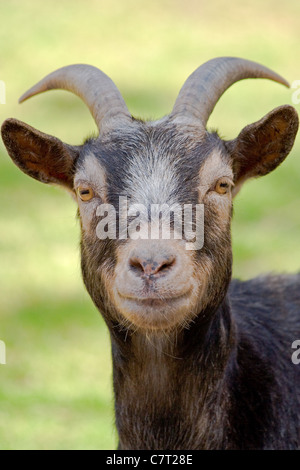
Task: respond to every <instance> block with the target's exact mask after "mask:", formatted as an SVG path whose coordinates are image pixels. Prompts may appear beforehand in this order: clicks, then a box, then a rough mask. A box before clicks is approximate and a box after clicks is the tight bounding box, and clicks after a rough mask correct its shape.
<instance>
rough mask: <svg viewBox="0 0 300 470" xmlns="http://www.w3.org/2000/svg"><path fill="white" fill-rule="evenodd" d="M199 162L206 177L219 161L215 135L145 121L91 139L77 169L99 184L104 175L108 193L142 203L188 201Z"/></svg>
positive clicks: (195, 182) (195, 183)
mask: <svg viewBox="0 0 300 470" xmlns="http://www.w3.org/2000/svg"><path fill="white" fill-rule="evenodd" d="M213 155H216V156H215V157H214V158H213V157H212V156H213ZM205 162H210V163H205ZM203 165H204V166H205V168H206V170H205V171H204V172H202V174H203V176H204V177H205V179H211V178H212V177H213V174H214V168H216V169H217V173H218V171H219V170H220V168H222V166H224V161H223V160H222V156H221V151H220V149H218V146H217V145H216V143H215V141H212V140H210V139H205V138H204V137H203V135H195V133H193V132H188V133H185V132H182V131H181V132H180V131H177V129H174V127H172V128H168V129H164V128H159V129H155V128H154V129H153V128H150V129H149V127H148V128H144V129H139V130H138V131H137V129H135V131H134V132H127V133H123V134H120V133H119V134H117V135H113V134H112V135H111V136H109V138H107V139H106V140H105V141H102V142H99V141H98V142H94V144H93V145H92V146H91V147H89V149H88V151H87V152H86V153H85V158H84V160H83V164H82V165H81V169H82V168H84V172H85V174H86V175H90V178H91V179H92V180H95V179H97V178H98V180H99V185H101V184H103V182H104V181H105V184H106V190H107V194H108V199H110V200H113V199H114V197H116V196H119V195H122V196H127V197H128V198H130V200H131V201H132V202H133V203H139V204H144V205H146V204H164V203H168V204H174V203H177V202H190V201H191V198H192V193H193V192H194V193H195V192H196V190H197V183H198V182H199V175H200V174H201V171H200V169H201V167H202V166H203ZM221 176H222V175H221ZM112 202H113V201H112Z"/></svg>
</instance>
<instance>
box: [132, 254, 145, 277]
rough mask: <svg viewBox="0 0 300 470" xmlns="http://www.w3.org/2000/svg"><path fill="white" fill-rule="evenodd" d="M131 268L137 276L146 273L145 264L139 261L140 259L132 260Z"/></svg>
mask: <svg viewBox="0 0 300 470" xmlns="http://www.w3.org/2000/svg"><path fill="white" fill-rule="evenodd" d="M129 267H130V269H131V270H132V271H135V272H136V273H137V274H143V273H144V266H143V262H142V261H141V260H139V259H138V258H131V259H130V260H129Z"/></svg>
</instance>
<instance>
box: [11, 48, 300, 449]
mask: <svg viewBox="0 0 300 470" xmlns="http://www.w3.org/2000/svg"><path fill="white" fill-rule="evenodd" d="M246 78H267V79H270V80H274V81H276V82H278V83H281V84H283V85H286V86H288V83H287V82H286V81H285V80H284V79H283V78H282V77H280V76H279V75H277V74H276V73H274V72H273V71H271V70H270V69H268V68H266V67H264V66H262V65H260V64H257V63H255V62H251V61H248V60H245V59H240V58H235V57H223V58H216V59H213V60H210V61H209V62H207V63H205V64H203V65H202V66H200V67H199V68H198V69H197V70H195V71H194V73H193V74H192V75H190V77H189V78H188V79H187V80H186V82H185V84H184V85H183V87H182V88H181V90H180V93H179V95H178V98H177V100H176V102H175V105H174V107H173V110H172V111H171V113H170V114H169V115H167V116H165V117H164V118H162V119H160V120H158V121H155V122H144V121H142V120H140V119H135V118H134V117H132V116H131V114H130V113H129V111H128V108H127V106H126V104H125V102H124V100H123V98H122V96H121V94H120V92H119V91H118V89H117V87H116V86H115V84H114V83H113V82H112V81H111V79H110V78H109V77H108V76H107V75H105V74H104V73H103V72H101V71H100V70H98V69H97V68H94V67H92V66H88V65H84V64H77V65H70V66H67V67H63V68H61V69H59V70H56V71H55V72H53V73H51V74H50V75H48V76H46V77H45V78H44V79H43V80H41V81H40V82H39V83H37V84H36V85H35V86H34V87H32V88H31V89H30V90H29V91H28V92H27V93H25V94H24V95H23V96H22V97H21V99H20V101H24V100H26V99H27V98H29V97H31V96H33V95H36V94H38V93H41V92H43V91H46V90H50V89H65V90H69V91H71V92H73V93H75V94H77V95H78V96H79V97H81V98H82V99H83V101H84V102H85V103H86V104H87V106H88V107H89V109H90V111H91V114H92V116H93V117H94V119H95V122H96V124H97V126H98V129H99V135H98V136H97V137H94V138H89V139H87V140H86V141H85V142H84V143H83V144H82V145H80V146H71V145H68V144H66V143H63V142H62V141H60V140H59V139H57V138H55V137H53V136H50V135H47V134H44V133H42V132H40V131H38V130H36V129H34V128H32V127H31V126H29V125H28V124H25V123H23V122H20V121H18V120H16V119H7V120H6V121H5V122H4V123H3V125H2V138H3V141H4V144H5V146H6V148H7V151H8V153H9V155H10V157H11V158H12V160H13V161H14V163H15V164H16V165H17V166H18V167H19V168H20V169H21V170H22V171H23V172H25V173H26V174H28V175H29V176H31V177H33V178H35V179H37V180H39V181H41V182H43V183H53V184H59V185H61V186H64V187H65V188H67V189H68V190H69V191H70V192H71V193H72V195H73V196H74V198H75V199H76V201H77V202H78V207H79V209H78V213H79V220H80V225H81V234H82V236H81V260H82V261H81V266H82V275H83V280H84V283H85V286H86V288H87V290H88V292H89V294H90V296H91V298H92V300H93V302H94V303H95V305H96V307H97V308H98V309H99V311H100V312H101V314H102V315H103V317H104V320H105V322H106V324H107V327H108V329H109V333H110V338H111V346H112V361H113V387H114V396H115V416H116V427H117V430H118V436H119V449H136V450H139V449H152V450H153V449H172V450H176V449H177V450H180V449H189V450H192V449H295V448H298V447H299V444H300V431H299V428H300V427H299V424H300V422H299V421H300V395H299V393H298V392H297V390H299V387H300V369H299V367H297V366H296V365H295V364H293V363H292V361H291V344H292V342H293V341H294V340H295V339H297V338H300V321H299V309H300V275H299V274H296V275H284V276H283V275H278V276H273V277H272V276H265V277H258V278H256V279H253V280H249V281H245V282H241V281H238V280H232V279H231V272H232V249H231V235H230V222H231V217H232V198H233V196H234V195H235V194H236V193H237V192H238V190H239V189H240V188H241V186H242V184H243V183H244V182H245V181H246V180H247V179H248V178H252V177H257V176H262V175H265V174H267V173H269V172H270V171H272V170H274V169H275V168H276V167H277V166H278V165H279V164H280V163H281V162H282V161H283V160H284V159H285V158H286V156H287V155H288V153H289V152H290V150H291V148H292V146H293V143H294V139H295V136H296V134H297V130H298V115H297V113H296V111H295V109H294V108H293V107H291V106H289V105H284V106H280V107H278V108H276V109H274V110H272V111H271V112H269V113H268V114H267V115H266V116H265V117H263V118H262V119H261V120H259V121H257V122H255V123H253V124H250V125H248V126H246V127H245V128H244V129H243V130H242V131H241V132H240V134H239V135H238V137H237V138H235V139H233V140H230V141H229V140H227V141H226V140H222V139H221V138H220V137H219V135H218V134H217V132H209V131H207V129H206V125H207V121H208V118H209V116H210V114H211V112H212V110H213V108H214V106H215V104H216V103H217V101H218V100H219V98H220V97H221V96H222V94H223V93H224V92H225V91H226V90H227V89H228V88H229V87H230V86H231V85H232V84H234V83H235V82H237V81H239V80H242V79H246ZM120 197H126V198H128V199H129V201H130V204H131V206H134V205H135V204H143V206H144V207H146V208H147V209H148V208H150V206H152V205H163V204H168V205H169V206H170V205H171V206H172V204H177V206H180V207H183V206H184V205H190V206H192V207H193V217H194V216H195V210H194V209H195V207H196V206H197V205H200V204H202V205H203V206H204V209H205V218H204V222H205V223H204V242H203V246H202V247H201V249H194V250H190V249H188V250H187V249H186V243H187V237H186V236H185V234H183V235H182V233H181V235H182V237H180V236H175V235H176V230H175V225H174V220H173V219H171V232H172V234H173V236H171V237H169V239H164V238H163V237H162V236H161V235H160V236H159V237H156V239H153V238H151V237H150V238H148V239H147V237H145V238H142V237H139V236H136V237H131V238H129V237H128V236H127V237H126V236H121V233H117V236H116V238H115V239H113V237H109V236H107V237H106V238H105V237H102V239H101V238H100V237H98V236H97V235H96V231H97V225H98V223H99V221H103V220H104V219H105V217H106V218H107V219H106V224H107V226H108V225H109V223H110V220H111V219H110V217H111V216H110V215H109V214H108V209H107V208H108V207H110V206H113V207H114V208H115V212H114V216H115V217H116V218H115V220H114V223H115V225H117V226H118V223H119V222H120V220H121V219H122V217H123V216H122V214H121V212H120V210H118V202H119V198H120ZM101 205H104V210H103V211H102V212H101V213H99V212H98V208H99V207H101ZM105 214H106V215H105ZM136 215H137V214H136ZM173 215H174V214H173ZM100 216H102V218H101V217H100ZM130 221H132V215H131V218H130ZM163 223H164V222H162V224H163ZM196 223H197V220H196V219H195V217H194V218H193V219H192V223H191V226H193V227H194V226H195V224H196ZM127 225H128V226H129V221H127ZM117 228H118V227H117ZM148 228H149V218H148V211H146V215H145V214H144V216H143V217H141V218H140V219H139V229H140V230H141V231H142V229H146V230H147V229H148ZM136 233H138V229H137V230H136ZM123 235H124V234H123ZM177 235H178V233H177Z"/></svg>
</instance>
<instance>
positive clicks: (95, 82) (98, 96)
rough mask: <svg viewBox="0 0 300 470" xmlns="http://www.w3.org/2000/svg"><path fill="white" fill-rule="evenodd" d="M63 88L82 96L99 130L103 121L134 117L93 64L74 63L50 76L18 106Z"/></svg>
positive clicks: (104, 76) (108, 79) (34, 88)
mask: <svg viewBox="0 0 300 470" xmlns="http://www.w3.org/2000/svg"><path fill="white" fill-rule="evenodd" d="M54 89H61V90H67V91H71V92H72V93H75V95H77V96H79V97H80V98H81V99H82V100H83V101H84V103H85V104H86V105H87V106H88V108H89V110H90V112H91V114H92V116H93V118H94V120H95V122H96V124H97V126H98V129H99V130H100V128H101V126H102V125H103V121H108V120H111V119H116V120H120V121H121V120H126V121H128V120H131V115H130V113H129V111H128V108H127V106H126V104H125V101H124V100H123V97H122V95H121V93H120V92H119V90H118V88H117V87H116V85H115V84H114V82H113V81H112V80H111V79H110V78H109V77H108V76H107V75H106V74H105V73H103V72H102V71H101V70H99V69H98V68H96V67H93V66H91V65H86V64H74V65H68V66H66V67H62V68H60V69H58V70H55V71H54V72H52V73H50V74H49V75H47V76H46V77H45V78H43V79H42V80H41V81H40V82H38V83H37V84H36V85H34V86H33V87H32V88H30V89H29V90H28V91H27V92H26V93H24V94H23V95H22V96H21V98H20V99H19V103H22V102H23V101H25V100H27V99H28V98H31V97H32V96H34V95H37V94H38V93H42V92H44V91H47V90H54Z"/></svg>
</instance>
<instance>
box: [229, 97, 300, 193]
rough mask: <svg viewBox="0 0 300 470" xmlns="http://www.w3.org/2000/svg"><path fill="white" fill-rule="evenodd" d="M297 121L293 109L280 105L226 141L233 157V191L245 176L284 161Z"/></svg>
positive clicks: (265, 170)
mask: <svg viewBox="0 0 300 470" xmlns="http://www.w3.org/2000/svg"><path fill="white" fill-rule="evenodd" d="M298 125H299V119H298V114H297V112H296V110H295V109H294V108H293V107H292V106H288V105H286V106H280V107H279V108H276V109H274V110H273V111H271V112H270V113H268V114H267V115H266V116H265V117H263V118H262V119H261V120H260V121H257V122H255V123H254V124H250V125H248V126H246V127H245V128H244V129H243V130H242V131H241V132H240V134H239V135H238V137H237V138H236V139H234V140H232V141H230V142H227V143H226V146H227V148H228V149H229V152H230V155H231V158H232V160H233V172H234V179H235V188H234V189H235V190H234V194H236V193H237V192H238V190H239V189H240V187H241V185H242V184H243V183H244V181H245V180H246V179H248V178H251V177H256V176H263V175H266V174H267V173H269V172H270V171H272V170H274V169H275V168H276V167H277V166H278V165H280V163H281V162H283V160H284V159H285V158H286V156H287V155H288V154H289V152H290V150H291V149H292V146H293V144H294V140H295V137H296V134H297V130H298Z"/></svg>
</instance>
